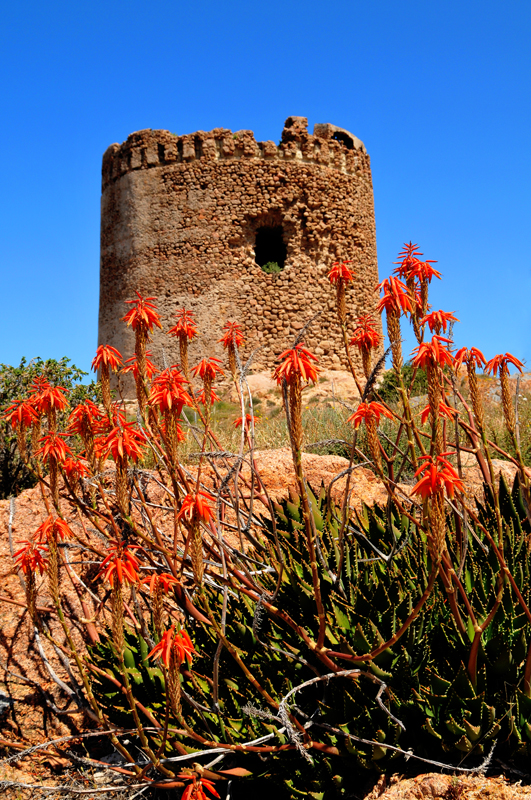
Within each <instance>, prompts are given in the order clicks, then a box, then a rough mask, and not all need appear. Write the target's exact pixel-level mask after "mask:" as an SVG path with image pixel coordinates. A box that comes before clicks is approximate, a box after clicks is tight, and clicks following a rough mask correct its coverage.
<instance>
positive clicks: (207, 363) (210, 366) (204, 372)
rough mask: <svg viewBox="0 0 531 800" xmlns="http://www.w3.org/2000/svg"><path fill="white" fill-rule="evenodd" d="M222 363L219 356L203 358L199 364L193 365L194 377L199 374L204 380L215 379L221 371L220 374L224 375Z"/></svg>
mask: <svg viewBox="0 0 531 800" xmlns="http://www.w3.org/2000/svg"><path fill="white" fill-rule="evenodd" d="M220 364H221V361H220V360H219V358H202V359H201V361H200V362H199V364H196V366H195V367H192V375H193V376H194V377H198V376H199V377H200V378H201V380H202V381H213V380H214V378H215V377H216V373H217V372H219V374H220V375H224V372H223V370H222V369H221V367H220V366H219V365H220Z"/></svg>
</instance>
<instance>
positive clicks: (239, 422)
mask: <svg viewBox="0 0 531 800" xmlns="http://www.w3.org/2000/svg"><path fill="white" fill-rule="evenodd" d="M242 422H243V418H242V417H238V419H237V420H235V421H234V423H233V424H234V427H235V428H241V425H242ZM257 422H260V417H253V416H252V415H251V414H246V415H245V427H246V428H250V427H251V423H252V424H253V425H256V423H257Z"/></svg>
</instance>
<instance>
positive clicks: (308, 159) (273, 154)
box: [102, 117, 370, 190]
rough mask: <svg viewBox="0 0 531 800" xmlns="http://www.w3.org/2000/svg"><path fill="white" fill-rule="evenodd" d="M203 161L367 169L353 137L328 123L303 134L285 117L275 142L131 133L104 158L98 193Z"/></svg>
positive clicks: (298, 122) (215, 134)
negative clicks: (126, 178) (126, 179)
mask: <svg viewBox="0 0 531 800" xmlns="http://www.w3.org/2000/svg"><path fill="white" fill-rule="evenodd" d="M198 159H201V160H203V161H211V162H212V161H224V160H243V159H258V160H260V159H261V160H264V161H274V160H277V161H279V162H284V163H285V162H290V161H298V162H302V163H307V164H314V165H316V166H321V167H326V168H329V169H335V170H338V171H340V172H343V173H346V174H356V173H359V172H360V171H364V170H365V169H367V168H369V169H370V165H369V158H368V155H367V151H366V150H365V146H364V144H363V142H362V141H360V140H359V139H358V138H357V137H356V136H354V135H353V134H351V133H349V131H346V130H344V129H343V128H338V127H337V126H335V125H331V124H329V123H324V124H323V123H319V124H316V125H315V126H314V130H313V134H309V133H308V120H307V119H306V118H305V117H288V119H287V120H286V123H285V125H284V130H283V131H282V139H281V142H280V144H278V145H276V144H275V142H272V141H268V142H257V141H256V139H255V138H254V134H253V132H252V131H245V130H242V131H236V133H233V132H232V131H230V130H228V129H226V128H215V129H214V130H212V131H208V132H206V131H196V132H195V133H189V134H186V135H184V136H176V135H175V134H173V133H170V132H169V131H164V130H143V131H136V132H135V133H132V134H131V135H130V136H128V137H127V139H126V141H125V142H123V143H122V144H121V145H120V144H111V145H110V147H108V148H107V150H106V151H105V154H104V156H103V164H102V190H104V189H105V188H106V187H107V186H108V185H109V184H110V183H113V182H114V181H116V180H117V179H118V178H120V177H121V176H122V175H125V174H126V173H128V172H132V171H134V170H140V169H150V168H152V167H159V166H168V165H172V164H181V163H190V162H192V161H196V160H198Z"/></svg>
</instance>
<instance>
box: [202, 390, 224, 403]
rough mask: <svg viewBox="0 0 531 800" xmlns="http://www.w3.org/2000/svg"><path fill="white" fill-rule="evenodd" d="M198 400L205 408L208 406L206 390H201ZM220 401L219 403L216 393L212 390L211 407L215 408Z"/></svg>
mask: <svg viewBox="0 0 531 800" xmlns="http://www.w3.org/2000/svg"><path fill="white" fill-rule="evenodd" d="M197 399H198V401H199V402H200V403H202V404H203V405H204V406H206V400H205V390H204V389H201V391H200V392H199V394H198V396H197ZM218 401H219V397H218V396H217V394H216V393H215V391H214V389H211V390H210V405H211V406H213V405H214V403H217V402H218Z"/></svg>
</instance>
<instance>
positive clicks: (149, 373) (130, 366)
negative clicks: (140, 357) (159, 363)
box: [122, 350, 160, 381]
mask: <svg viewBox="0 0 531 800" xmlns="http://www.w3.org/2000/svg"><path fill="white" fill-rule="evenodd" d="M150 355H151V351H150V350H148V351H147V353H146V378H147V379H148V381H150V380H151V378H152V377H153V376H154V375H156V374H157V373H158V372H159V371H160V370H159V368H158V367H156V366H155V364H154V363H153V361H150V360H149V358H148V356H150ZM127 372H132V373H133V377H134V379H135V380H137V378H138V362H137V357H136V356H131V358H128V359H127V360H126V361H125V364H124V366H123V367H122V375H125V374H126V373H127Z"/></svg>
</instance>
